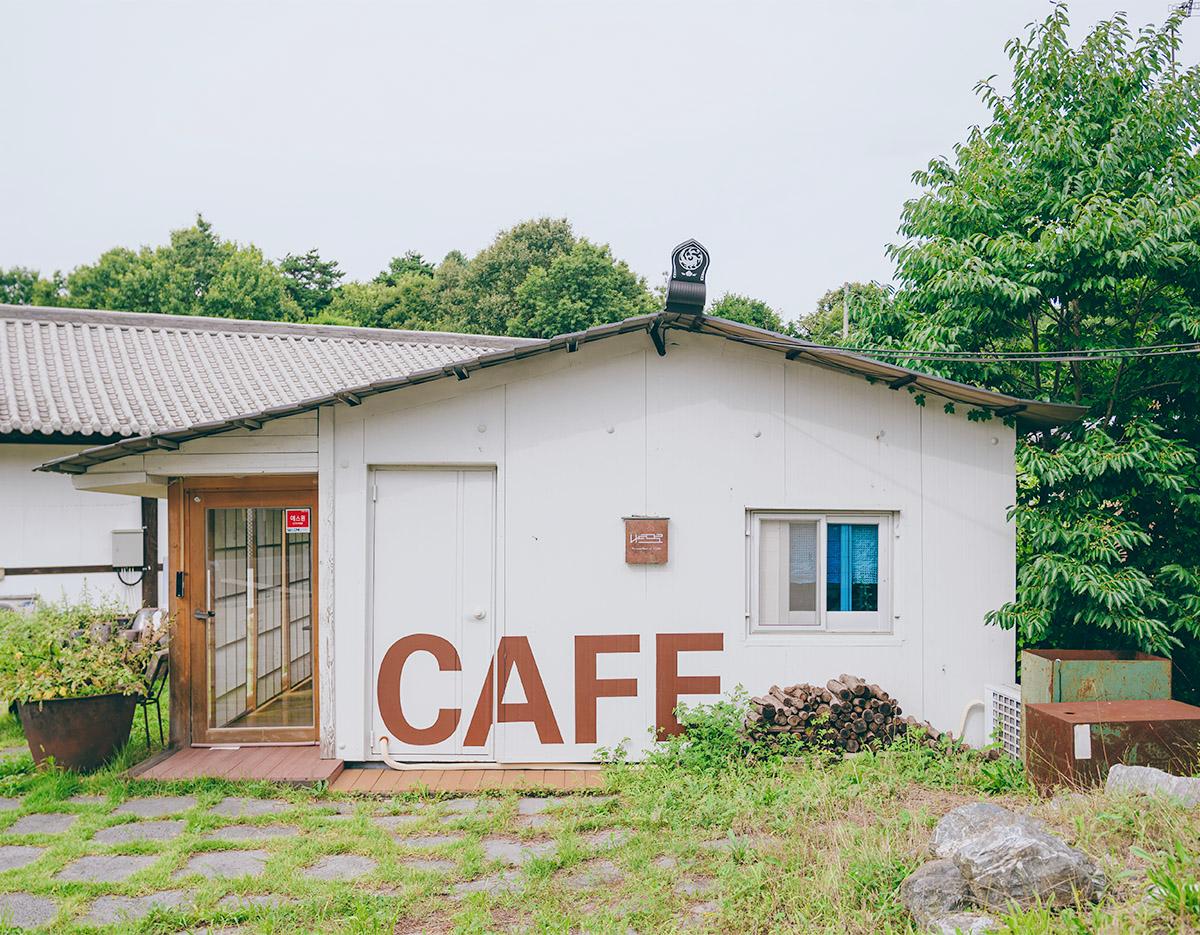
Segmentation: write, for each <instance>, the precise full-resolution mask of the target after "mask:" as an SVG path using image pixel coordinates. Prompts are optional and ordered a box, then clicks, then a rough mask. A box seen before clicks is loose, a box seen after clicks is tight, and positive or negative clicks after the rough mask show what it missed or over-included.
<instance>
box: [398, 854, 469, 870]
mask: <svg viewBox="0 0 1200 935" xmlns="http://www.w3.org/2000/svg"><path fill="white" fill-rule="evenodd" d="M396 863H397V864H398V865H400V866H401V867H407V868H408V869H409V870H418V871H421V872H422V873H450V872H452V871H454V870H456V869H457V868H458V864H456V863H455V862H454V861H452V860H441V859H438V858H436V857H409V858H407V859H405V860H398V861H396Z"/></svg>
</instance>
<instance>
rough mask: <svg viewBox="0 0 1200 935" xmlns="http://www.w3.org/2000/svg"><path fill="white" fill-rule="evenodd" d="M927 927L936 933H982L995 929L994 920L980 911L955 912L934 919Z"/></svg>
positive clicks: (979, 934)
mask: <svg viewBox="0 0 1200 935" xmlns="http://www.w3.org/2000/svg"><path fill="white" fill-rule="evenodd" d="M928 928H929V931H931V932H935V933H936V935H983V933H985V932H994V931H996V920H995V919H993V918H992V917H991V916H989V915H984V914H983V913H982V912H955V913H953V914H952V915H948V916H942V917H941V918H940V919H934V920H933V921H932V922H931V923H930V924H929V926H928Z"/></svg>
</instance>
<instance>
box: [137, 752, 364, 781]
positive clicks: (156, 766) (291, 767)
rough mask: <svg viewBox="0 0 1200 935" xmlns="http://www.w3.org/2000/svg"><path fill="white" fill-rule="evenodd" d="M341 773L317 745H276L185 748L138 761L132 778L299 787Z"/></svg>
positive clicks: (329, 779) (330, 779)
mask: <svg viewBox="0 0 1200 935" xmlns="http://www.w3.org/2000/svg"><path fill="white" fill-rule="evenodd" d="M341 772H342V761H341V760H322V759H321V751H320V749H319V748H318V747H317V746H316V745H315V744H311V745H302V746H277V747H233V748H227V747H225V748H223V747H184V748H182V749H180V750H168V751H166V752H165V755H164V754H160V755H158V756H155V757H151V758H150V759H148V760H146V761H144V762H142V763H139V764H138V765H137V766H135V767H133V768H132V769H131V770H129V772H128V774H127V775H128V776H129V777H130V778H136V779H155V780H159V781H162V782H167V781H170V780H173V779H267V780H270V781H272V782H287V783H292V784H293V785H298V786H310V785H312V784H313V783H317V782H320V781H321V780H324V781H325V782H333V781H334V780H336V779H337V778H338V776H339V775H340V774H341Z"/></svg>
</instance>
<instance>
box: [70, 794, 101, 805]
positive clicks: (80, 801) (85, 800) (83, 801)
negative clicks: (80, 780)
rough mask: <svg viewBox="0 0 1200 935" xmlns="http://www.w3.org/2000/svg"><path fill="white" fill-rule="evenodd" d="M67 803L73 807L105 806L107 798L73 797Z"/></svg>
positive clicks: (96, 796)
mask: <svg viewBox="0 0 1200 935" xmlns="http://www.w3.org/2000/svg"><path fill="white" fill-rule="evenodd" d="M67 801H68V802H71V803H72V804H74V805H107V804H108V796H106V795H73V796H71V797H70V798H69V799H67Z"/></svg>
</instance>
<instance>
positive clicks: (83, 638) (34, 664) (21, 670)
mask: <svg viewBox="0 0 1200 935" xmlns="http://www.w3.org/2000/svg"><path fill="white" fill-rule="evenodd" d="M125 616H127V611H126V610H125V609H124V608H123V607H121V606H120V605H119V604H116V603H114V602H113V601H103V602H91V601H89V600H88V599H87V597H86V595H85V597H84V598H83V600H81V601H79V602H77V603H71V602H68V601H62V602H61V603H51V604H42V605H39V606H38V608H37V609H36V610H35V611H34V612H33V613H30V614H23V613H18V612H16V611H7V610H6V611H0V698H3V699H5V700H6V701H50V700H52V699H55V698H82V697H86V696H89V695H108V694H118V695H136V694H138V693H140V692H142V691H144V690H145V687H146V681H145V673H146V666H147V664H148V663H149V661H150V657H151V656H152V655H153V654H154V652H155V650H156V649H157V648H158V647H157V646H156V645H154V644H153V643H152V642H131V641H129V640H125V639H121V638H120V637H118V636H115V635H114V634H115V631H116V629H117V625H118V621H119V618H121V617H125Z"/></svg>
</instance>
